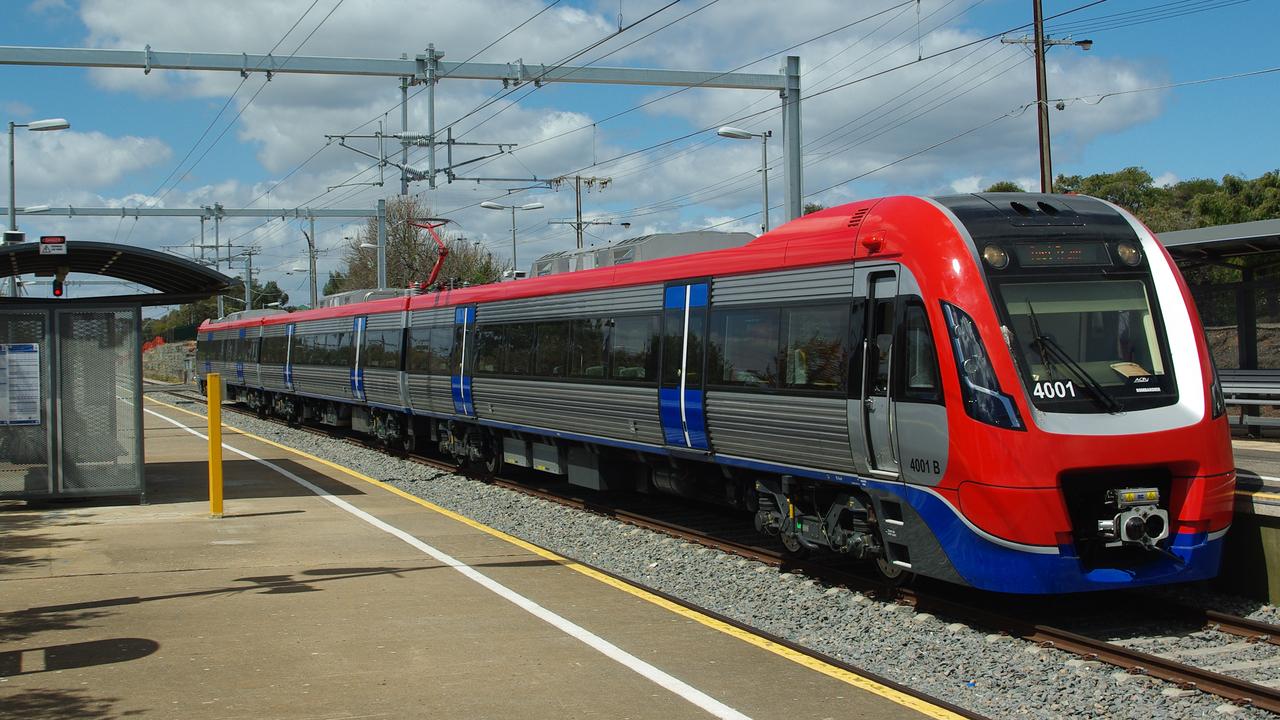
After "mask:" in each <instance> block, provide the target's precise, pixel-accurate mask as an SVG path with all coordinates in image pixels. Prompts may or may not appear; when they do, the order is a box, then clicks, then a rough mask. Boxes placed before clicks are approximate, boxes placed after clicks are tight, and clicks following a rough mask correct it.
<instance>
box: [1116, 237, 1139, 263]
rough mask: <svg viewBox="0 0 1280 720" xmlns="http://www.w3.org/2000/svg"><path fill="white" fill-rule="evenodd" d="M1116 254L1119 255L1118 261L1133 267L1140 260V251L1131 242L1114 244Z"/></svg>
mask: <svg viewBox="0 0 1280 720" xmlns="http://www.w3.org/2000/svg"><path fill="white" fill-rule="evenodd" d="M1116 254H1117V255H1119V256H1120V262H1122V263H1124V264H1125V265H1128V266H1129V267H1134V266H1136V265H1138V264H1139V263H1141V262H1142V251H1141V250H1139V249H1138V246H1137V245H1134V244H1133V243H1128V242H1122V243H1120V244H1119V245H1117V246H1116Z"/></svg>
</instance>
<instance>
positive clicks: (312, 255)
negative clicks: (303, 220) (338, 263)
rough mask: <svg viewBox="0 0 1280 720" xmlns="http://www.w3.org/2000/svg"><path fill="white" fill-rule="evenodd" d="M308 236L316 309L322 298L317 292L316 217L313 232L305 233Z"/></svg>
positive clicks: (312, 291) (310, 275) (311, 283)
mask: <svg viewBox="0 0 1280 720" xmlns="http://www.w3.org/2000/svg"><path fill="white" fill-rule="evenodd" d="M303 235H305V236H306V238H307V261H308V262H307V267H308V268H310V272H309V273H308V275H307V277H309V278H310V279H311V280H310V285H311V305H310V307H311V308H312V309H313V310H314V309H315V307H316V306H317V305H318V304H319V302H320V298H319V296H318V295H317V294H316V219H315V218H311V232H310V233H303Z"/></svg>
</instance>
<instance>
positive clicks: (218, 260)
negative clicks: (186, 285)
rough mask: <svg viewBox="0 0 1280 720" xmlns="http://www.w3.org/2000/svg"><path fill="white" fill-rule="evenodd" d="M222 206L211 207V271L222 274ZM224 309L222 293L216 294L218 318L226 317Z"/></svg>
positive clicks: (228, 252)
mask: <svg viewBox="0 0 1280 720" xmlns="http://www.w3.org/2000/svg"><path fill="white" fill-rule="evenodd" d="M221 210H222V206H221V205H218V204H216V203H215V204H214V206H213V269H214V270H216V271H217V272H222V238H221V236H220V232H221V225H222V213H221V212H220V211H221ZM227 255H228V258H227V260H228V264H230V255H231V250H230V249H228V250H227ZM226 316H227V312H226V308H225V307H224V306H223V304H222V293H218V317H220V318H221V317H226Z"/></svg>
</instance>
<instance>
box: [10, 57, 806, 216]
mask: <svg viewBox="0 0 1280 720" xmlns="http://www.w3.org/2000/svg"><path fill="white" fill-rule="evenodd" d="M442 58H443V53H441V52H439V51H438V50H436V49H435V47H434V45H432V46H430V47H429V51H428V52H427V53H423V54H419V55H416V56H414V57H412V58H410V57H407V56H406V57H401V58H399V59H383V58H346V57H323V56H297V55H295V56H292V57H276V56H274V55H270V54H266V55H261V54H249V53H199V52H173V51H156V50H152V49H151V46H150V45H148V46H146V47H145V48H143V49H142V50H112V49H98V48H46V47H17V46H0V65H44V66H64V67H101V68H132V69H138V70H142V71H143V72H144V73H150V72H151V71H152V70H205V71H222V72H237V73H240V75H241V76H243V77H247V76H248V75H249V74H250V73H255V72H260V73H264V74H265V75H266V77H267V79H268V80H270V79H271V78H272V77H273V76H275V75H278V74H300V75H347V76H367V77H387V78H397V79H398V80H399V81H400V87H401V98H402V99H405V100H407V89H408V87H409V85H416V84H424V83H425V84H427V90H428V92H427V103H428V107H427V122H428V128H427V138H428V140H429V146H430V152H429V153H428V168H427V175H428V180H429V182H431V183H432V184H433V186H434V181H435V176H436V173H437V171H438V170H439V168H437V166H436V161H435V147H436V145H437V144H440V143H439V142H438V141H436V139H435V134H436V128H435V84H436V83H438V82H439V81H440V80H444V79H451V80H495V81H500V82H502V83H503V84H504V85H506V86H511V85H519V84H523V83H529V82H532V83H534V84H536V85H541V84H544V83H552V82H555V83H586V84H602V85H654V86H668V87H691V88H692V87H705V88H730V89H740V90H775V91H777V92H778V93H779V95H780V96H781V98H782V109H783V121H782V137H783V167H784V169H785V172H784V175H785V180H786V194H785V197H786V199H785V205H786V212H787V217H788V219H794V218H797V217H800V215H801V214H802V207H801V206H802V203H803V197H804V196H803V187H802V178H801V158H800V58H799V57H796V56H788V57H786V58H785V59H784V60H783V62H782V67H781V70H780V71H779V72H778V73H776V74H769V73H739V72H714V71H702V70H658V69H649V68H610V67H591V66H569V65H535V64H527V63H524V62H522V61H517V62H514V63H485V62H461V63H460V62H449V61H446V60H443V59H442ZM401 123H402V124H403V125H404V126H405V127H404V128H403V129H404V130H405V131H406V132H407V131H408V127H407V124H408V113H407V111H406V110H403V109H402V111H401ZM404 150H407V147H406V148H404ZM401 158H402V160H403V159H407V154H406V153H405V152H402V153H401ZM401 187H402V189H404V188H405V187H406V186H405V184H404V183H402V186H401Z"/></svg>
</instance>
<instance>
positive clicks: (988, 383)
mask: <svg viewBox="0 0 1280 720" xmlns="http://www.w3.org/2000/svg"><path fill="white" fill-rule="evenodd" d="M942 315H943V317H945V318H946V319H947V331H948V332H949V333H950V335H951V354H952V355H953V356H954V357H955V362H956V371H957V373H958V374H959V376H960V378H959V379H960V392H961V395H962V396H963V398H964V409H965V412H967V413H968V414H969V417H971V418H973V419H974V420H978V421H980V422H984V423H987V424H988V425H994V426H996V427H1002V428H1009V429H1011V430H1024V429H1026V428H1025V426H1024V425H1023V424H1022V416H1021V415H1020V414H1019V413H1018V406H1017V405H1015V404H1014V402H1013V398H1012V397H1010V396H1009V395H1008V394H1006V393H1004V392H1002V391H1001V388H1000V380H999V378H997V377H996V371H995V368H993V367H992V366H991V358H990V357H989V356H988V355H987V349H986V348H985V347H984V346H983V344H982V338H981V337H979V335H978V326H977V325H976V324H974V322H973V318H971V317H969V315H968V313H966V312H965V311H963V310H961V309H960V308H958V307H956V306H954V305H952V304H951V303H947V302H944V303H942Z"/></svg>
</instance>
